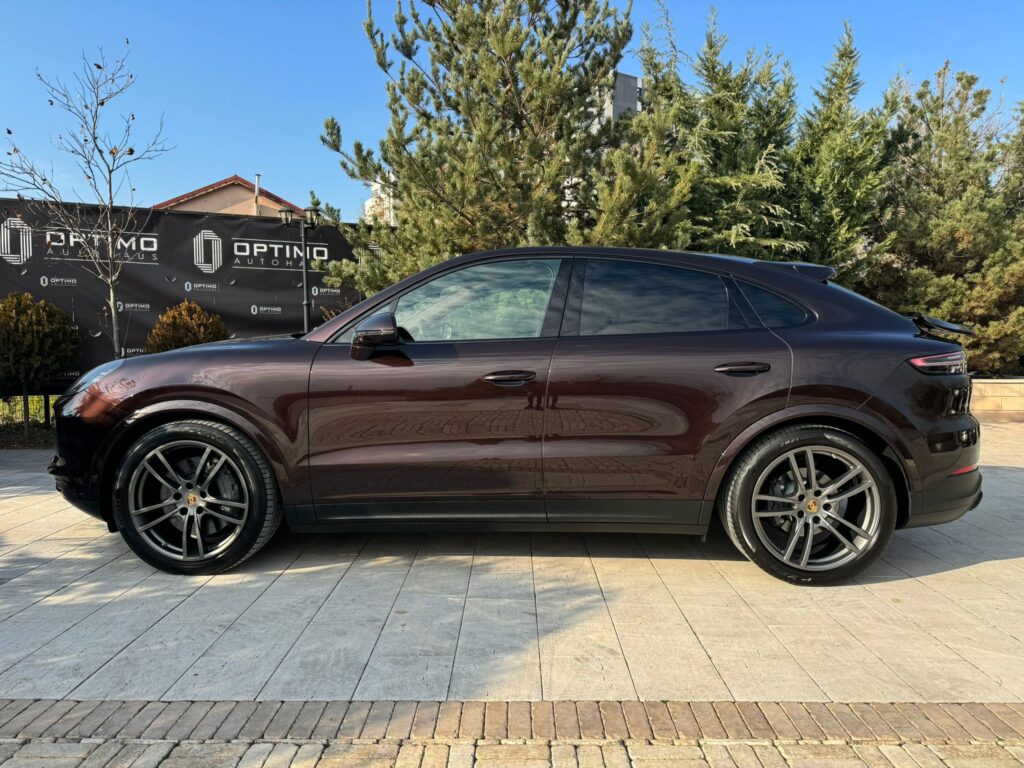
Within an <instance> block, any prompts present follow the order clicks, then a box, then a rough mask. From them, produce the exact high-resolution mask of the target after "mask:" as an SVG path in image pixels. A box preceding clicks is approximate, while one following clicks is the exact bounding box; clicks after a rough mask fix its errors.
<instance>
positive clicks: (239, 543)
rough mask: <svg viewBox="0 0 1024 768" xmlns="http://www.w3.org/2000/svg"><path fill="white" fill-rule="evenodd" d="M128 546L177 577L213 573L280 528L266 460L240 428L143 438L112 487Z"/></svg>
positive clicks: (204, 427) (168, 431)
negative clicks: (178, 575)
mask: <svg viewBox="0 0 1024 768" xmlns="http://www.w3.org/2000/svg"><path fill="white" fill-rule="evenodd" d="M114 488H115V490H114V493H115V499H114V516H115V520H116V522H117V526H118V528H119V530H120V531H121V535H122V536H123V537H124V539H125V541H126V542H127V543H128V546H130V547H131V548H132V550H133V551H134V552H135V553H136V554H137V555H138V556H139V557H141V558H142V559H143V560H145V561H146V562H148V563H150V564H151V565H154V566H156V567H157V568H160V569H162V570H165V571H170V572H172V573H216V572H219V571H223V570H226V569H228V568H231V567H233V566H235V565H238V564H239V563H241V562H242V561H243V560H245V559H246V558H248V557H250V556H252V555H253V554H255V553H256V552H257V551H259V549H260V548H261V547H262V546H263V545H264V544H265V543H266V542H267V541H268V540H269V539H270V537H271V536H272V535H273V533H274V531H275V530H276V529H277V527H278V526H279V525H280V522H281V513H280V510H279V508H278V504H277V494H276V486H275V483H274V478H273V475H272V473H271V471H270V468H269V466H268V465H267V461H266V459H265V458H264V457H263V455H262V454H261V453H260V451H259V449H257V447H256V446H255V445H254V444H253V443H252V441H250V440H249V439H248V438H247V437H246V436H245V435H243V434H242V433H241V432H239V431H238V430H235V429H233V428H231V427H228V426H225V425H224V424H220V423H218V422H212V421H198V420H197V421H192V420H189V421H176V422H172V423H170V424H164V425H162V426H159V427H156V428H154V429H153V430H151V431H149V432H147V433H146V434H144V435H143V436H142V437H140V438H139V439H138V440H137V441H136V442H135V444H134V445H132V447H131V448H130V449H129V450H128V452H127V453H126V454H125V456H124V459H123V460H122V461H121V465H120V467H119V468H118V473H117V480H116V483H115V486H114Z"/></svg>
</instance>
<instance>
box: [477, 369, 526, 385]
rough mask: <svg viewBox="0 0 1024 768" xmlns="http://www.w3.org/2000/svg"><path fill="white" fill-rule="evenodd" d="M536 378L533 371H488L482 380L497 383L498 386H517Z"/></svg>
mask: <svg viewBox="0 0 1024 768" xmlns="http://www.w3.org/2000/svg"><path fill="white" fill-rule="evenodd" d="M536 378H537V374H536V373H534V372H533V371H495V372H494V373H488V374H487V375H486V376H484V377H483V380H484V381H489V382H491V384H497V385H498V386H499V387H518V386H519V385H520V384H525V383H526V382H528V381H533V380H534V379H536Z"/></svg>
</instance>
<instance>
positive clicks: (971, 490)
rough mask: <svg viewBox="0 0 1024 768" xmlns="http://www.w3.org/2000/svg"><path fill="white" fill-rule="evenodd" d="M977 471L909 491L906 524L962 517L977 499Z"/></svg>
mask: <svg viewBox="0 0 1024 768" xmlns="http://www.w3.org/2000/svg"><path fill="white" fill-rule="evenodd" d="M981 496H982V492H981V472H980V471H979V470H977V469H974V470H972V471H970V472H966V473H964V474H962V475H951V476H949V477H947V478H946V479H945V480H943V481H942V482H941V483H939V484H938V485H935V486H932V487H930V488H927V489H924V490H921V491H915V492H913V493H911V495H910V519H909V520H907V525H906V526H905V527H907V528H918V527H920V526H924V525H940V524H942V523H949V522H952V521H953V520H956V519H957V518H959V517H962V516H963V515H965V514H966V513H967V512H969V511H971V510H972V509H974V508H975V507H976V506H978V504H980V503H981Z"/></svg>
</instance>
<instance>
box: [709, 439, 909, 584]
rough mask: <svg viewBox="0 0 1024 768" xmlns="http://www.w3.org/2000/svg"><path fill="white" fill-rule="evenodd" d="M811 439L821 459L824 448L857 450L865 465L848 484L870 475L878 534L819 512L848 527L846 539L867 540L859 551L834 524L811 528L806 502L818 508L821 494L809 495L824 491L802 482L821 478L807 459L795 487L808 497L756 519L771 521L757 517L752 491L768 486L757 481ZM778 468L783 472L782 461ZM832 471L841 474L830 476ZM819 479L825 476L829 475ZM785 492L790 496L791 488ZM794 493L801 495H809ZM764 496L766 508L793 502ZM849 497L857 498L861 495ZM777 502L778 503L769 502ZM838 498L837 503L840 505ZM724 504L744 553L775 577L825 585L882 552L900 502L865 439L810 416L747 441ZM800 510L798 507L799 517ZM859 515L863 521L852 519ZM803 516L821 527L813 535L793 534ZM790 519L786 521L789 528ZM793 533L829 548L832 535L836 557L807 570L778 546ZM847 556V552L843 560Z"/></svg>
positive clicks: (728, 525) (728, 526)
mask: <svg viewBox="0 0 1024 768" xmlns="http://www.w3.org/2000/svg"><path fill="white" fill-rule="evenodd" d="M811 447H813V448H815V449H816V450H817V449H820V450H821V451H822V454H816V455H818V457H819V458H818V461H819V463H821V461H822V456H823V454H828V452H829V451H830V450H834V451H835V454H834V455H841V456H845V457H853V458H855V459H856V460H857V461H858V462H859V463H860V466H861V468H862V470H863V473H862V474H860V475H858V476H857V477H856V478H855V479H853V480H851V481H849V482H850V483H851V484H852V483H865V482H866V480H867V478H870V480H871V481H873V482H874V486H875V488H876V489H877V495H873V496H872V501H871V502H870V504H871V509H872V510H873V511H872V512H871V513H870V515H871V517H870V519H871V521H872V528H871V532H872V533H873V534H874V538H873V539H872V538H858V537H857V535H855V534H852V533H851V532H850V531H849V530H848V529H847V528H846V527H845V526H846V524H845V523H840V522H837V521H836V518H835V517H830V516H827V515H826V514H825V513H824V512H820V513H819V514H820V515H821V518H823V519H826V520H829V521H830V522H831V523H832V524H833V527H834V528H836V529H842V532H843V533H846V534H848V541H850V542H851V543H854V544H855V545H856V542H857V541H863V542H864V546H863V548H862V549H861V551H860V552H859V553H858V554H854V553H853V550H852V549H850V548H849V547H845V546H843V545H842V544H840V543H839V542H838V540H837V539H836V538H835V537H834V536H832V534H831V533H830V529H827V530H823V529H821V528H812V526H811V518H812V514H811V512H808V511H807V510H806V509H805V508H804V507H805V505H806V504H814V505H815V506H814V509H813V510H812V511H817V510H818V507H817V504H816V502H817V500H815V501H812V500H811V499H812V497H813V496H815V495H817V494H818V493H820V491H817V492H815V493H812V491H811V489H810V488H806V489H801V487H800V485H799V483H800V482H801V481H803V482H805V483H807V484H808V485H815V486H816V485H819V482H818V481H817V480H815V481H814V482H813V483H809V482H807V477H808V476H809V475H810V472H809V471H808V470H807V467H806V461H805V466H804V467H803V468H800V471H801V472H803V473H804V474H802V475H800V476H799V477H797V479H796V483H795V484H794V485H795V491H793V492H799V491H801V490H804V491H806V493H805V495H806V496H807V499H808V500H807V501H806V502H805V501H801V502H800V503H796V502H794V503H793V507H792V509H794V510H798V509H799V512H797V511H793V512H788V511H787V512H781V513H772V514H777V516H772V517H759V521H760V520H764V521H766V522H764V523H762V522H755V519H754V505H755V502H754V495H755V492H757V493H759V494H760V493H764V489H763V488H755V486H756V485H757V484H758V483H759V481H762V482H763V478H765V476H766V473H770V472H772V467H773V466H782V465H780V464H778V463H777V462H780V461H781V460H782V457H788V455H789V454H790V452H793V451H796V452H797V454H798V455H799V454H801V453H803V454H806V451H807V450H808V449H809V448H811ZM812 453H814V452H812ZM824 460H825V461H828V456H827V455H825V456H824ZM779 471H780V472H782V473H783V474H785V470H784V469H780V470H779ZM820 472H821V469H820V468H819V467H815V474H819V473H820ZM789 476H790V477H793V476H795V475H794V473H793V472H790V473H789ZM769 477H770V475H769ZM776 477H778V476H776ZM829 479H836V478H835V477H834V476H833V477H831V478H829ZM777 482H778V481H777ZM822 482H827V480H826V481H822ZM846 487H848V486H846ZM868 493H869V492H868V491H865V492H864V494H865V498H867V496H868ZM833 494H834V495H841V493H840V492H838V491H836V492H833ZM786 495H787V497H788V492H787V494H786ZM796 498H799V499H801V500H803V499H804V495H800V496H798V497H796ZM823 500H824V499H823ZM759 503H762V504H765V503H767V506H762V507H761V509H767V510H788V509H789V508H790V507H788V506H787V505H785V504H781V503H775V502H765V500H764V498H762V499H761V501H760V502H759ZM848 503H850V504H854V503H857V502H848ZM863 503H864V505H865V510H866V509H867V505H868V503H869V502H868V501H864V502H863ZM773 504H774V506H772V505H773ZM835 506H836V507H838V505H835ZM719 510H720V514H721V516H722V522H723V525H724V527H725V530H726V533H727V534H728V536H729V538H730V539H731V540H732V542H733V544H735V545H736V548H737V549H739V551H740V552H741V553H742V554H743V555H745V556H746V557H747V558H748V559H750V560H751V561H753V562H754V563H755V564H756V565H758V566H759V567H760V568H761V569H763V570H764V571H766V572H767V573H769V574H771V575H772V576H775V577H776V578H779V579H782V580H784V581H788V582H791V583H793V584H806V585H827V584H836V583H839V582H843V581H846V580H848V579H850V578H852V577H854V576H856V575H857V574H858V573H860V572H862V571H863V570H864V569H865V568H867V567H868V566H869V565H871V563H873V562H874V561H875V560H876V559H877V558H878V556H879V555H880V554H881V553H882V550H884V549H885V546H886V545H887V544H888V542H889V539H890V538H891V536H892V532H893V529H894V528H895V526H896V511H897V503H896V491H895V488H894V487H893V483H892V478H891V477H890V476H889V473H888V471H887V470H886V468H885V466H884V465H883V463H882V461H881V459H880V458H879V457H878V455H877V454H876V453H875V452H874V451H873V450H872V449H871V448H870V447H869V446H868V445H866V444H865V443H864V442H863V441H862V440H860V439H858V438H857V437H856V436H854V435H852V434H850V433H849V432H845V431H843V430H841V429H837V428H835V427H829V426H824V425H816V424H807V425H798V426H792V427H786V428H783V429H780V430H778V431H775V432H772V433H770V434H767V435H765V436H764V437H761V438H760V439H758V440H757V441H756V442H755V443H754V444H752V445H750V446H749V447H748V448H747V449H746V450H745V451H744V452H743V453H742V454H741V455H740V456H739V457H738V458H737V460H736V462H735V463H734V465H733V467H732V468H731V470H730V472H729V475H728V477H727V478H726V481H725V483H724V484H723V488H722V492H721V494H720V496H719ZM863 514H865V515H867V514H868V513H867V512H866V511H865V512H864V513H863ZM797 515H799V520H798V518H797ZM851 516H852V515H851ZM813 519H814V520H815V521H818V520H819V518H818V517H816V516H815V517H813ZM854 522H858V521H857V520H854ZM804 524H806V526H807V527H806V528H804V529H802V530H805V531H812V530H813V531H817V533H811V534H810V536H809V537H808V536H807V534H806V533H805V534H803V537H797V536H796V535H795V534H794V526H797V525H804ZM759 526H760V527H759ZM772 526H774V527H772ZM786 526H789V527H788V528H787V527H786ZM865 530H866V529H865ZM791 535H793V536H794V538H795V540H796V541H797V542H798V543H800V544H801V545H802V544H808V545H809V547H816V546H820V547H821V548H822V549H823V550H824V551H825V552H829V551H830V549H829V546H830V542H829V540H830V539H831V540H832V541H831V547H832V548H833V549H835V550H836V551H837V554H836V555H834V557H836V558H837V560H836V565H835V566H834V567H829V566H828V564H827V557H825V558H823V561H824V564H823V565H818V566H816V567H819V568H821V570H808V569H806V568H801V567H799V566H800V563H796V564H795V565H794V564H791V563H790V562H788V561H785V560H784V559H783V558H784V557H785V553H784V552H780V550H781V549H782V546H781V540H783V539H784V540H785V541H787V542H788V541H789V537H790V536H791ZM773 537H778V540H779V543H778V544H776V540H774V539H773ZM808 538H810V542H808ZM819 538H820V539H821V540H822V542H823V543H822V544H820V545H816V544H814V542H815V541H816V540H818V539H819ZM771 544H776V547H775V549H774V551H773V548H772V546H770V545H771ZM855 548H856V546H855ZM801 549H802V547H801ZM809 551H810V549H809ZM840 556H841V557H840ZM842 558H850V559H849V560H848V561H842ZM794 559H798V557H796V553H794Z"/></svg>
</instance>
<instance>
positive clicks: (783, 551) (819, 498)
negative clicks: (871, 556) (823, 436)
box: [751, 445, 881, 571]
mask: <svg viewBox="0 0 1024 768" xmlns="http://www.w3.org/2000/svg"><path fill="white" fill-rule="evenodd" d="M754 489H755V490H754V494H753V499H752V503H751V508H752V516H753V521H754V530H755V531H757V536H758V538H759V539H760V540H761V543H762V544H764V546H765V548H766V549H767V550H768V551H769V552H770V553H771V554H772V555H774V556H775V557H776V558H778V559H779V560H780V561H782V562H783V563H785V564H786V565H789V566H791V567H794V568H799V569H801V570H807V571H827V570H831V569H834V568H839V567H840V566H843V565H846V564H847V563H849V562H850V561H852V560H854V559H855V558H856V557H858V556H859V555H860V554H861V553H862V552H864V551H865V550H866V549H867V548H869V547H871V546H872V545H873V544H874V543H875V541H877V540H878V532H879V527H880V526H879V523H880V519H881V518H880V515H879V506H880V503H881V502H880V499H879V494H878V486H877V485H876V484H875V481H874V479H873V478H872V476H871V473H870V472H869V471H868V469H867V468H866V467H865V466H864V464H863V463H862V462H861V461H860V460H859V459H857V458H856V457H855V456H852V455H851V454H849V453H847V452H845V451H842V450H839V449H838V448H836V447H834V446H829V445H809V446H802V447H800V448H797V449H795V450H791V451H787V452H786V453H785V454H783V455H782V456H780V457H779V458H777V459H775V461H773V462H772V463H771V464H769V465H768V467H767V468H766V469H765V470H764V471H763V472H762V473H761V475H760V477H758V479H757V481H756V482H755V484H754Z"/></svg>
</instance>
